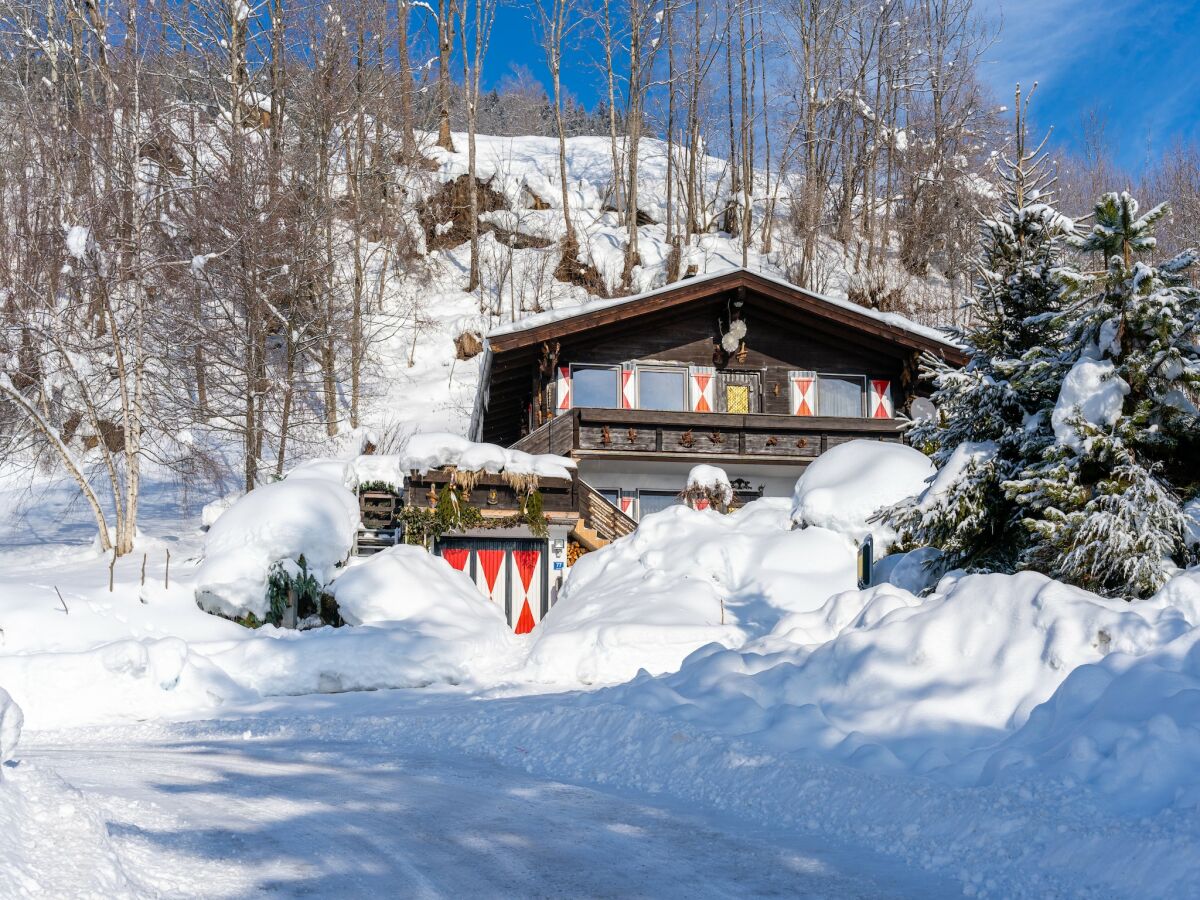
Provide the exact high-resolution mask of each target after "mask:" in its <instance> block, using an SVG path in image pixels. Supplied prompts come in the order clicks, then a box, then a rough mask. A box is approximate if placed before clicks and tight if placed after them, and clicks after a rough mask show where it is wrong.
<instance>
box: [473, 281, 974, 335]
mask: <svg viewBox="0 0 1200 900" xmlns="http://www.w3.org/2000/svg"><path fill="white" fill-rule="evenodd" d="M737 274H743V275H745V276H748V277H750V278H753V279H756V280H759V281H763V282H767V283H769V284H772V285H774V286H776V287H780V288H784V289H786V290H788V291H793V292H798V293H800V294H803V295H804V296H805V297H807V298H809V299H811V300H816V301H818V302H819V303H824V304H827V305H828V306H830V307H834V308H837V309H842V310H846V311H848V312H851V313H854V314H856V315H860V316H863V317H865V318H868V319H873V320H875V321H876V322H879V323H880V324H882V325H886V326H889V327H891V328H895V329H897V330H899V331H903V332H907V333H908V334H910V335H913V336H915V337H918V338H923V339H924V340H925V341H933V342H936V343H937V344H939V345H941V346H943V347H945V348H946V349H948V350H953V351H960V352H961V350H962V348H961V347H960V346H959V344H958V343H956V342H955V341H954V340H952V339H951V338H950V337H949V336H948V335H947V334H946V333H945V332H943V331H940V330H939V329H936V328H930V327H929V326H927V325H921V324H919V323H917V322H914V321H912V319H909V318H907V317H905V316H901V315H899V314H897V313H888V312H880V311H879V310H874V309H868V308H867V307H865V306H861V305H859V304H857V303H854V302H852V301H850V300H847V299H845V298H842V297H829V296H826V295H824V294H817V293H814V292H812V291H809V290H805V289H804V288H801V287H797V286H796V285H794V284H792V283H791V282H789V281H786V280H784V279H782V278H777V277H775V276H773V275H769V274H767V273H765V272H760V271H754V270H750V269H746V268H742V267H740V266H737V267H734V268H730V269H722V270H718V271H715V272H706V273H704V274H703V275H696V276H693V277H691V278H687V279H684V280H683V281H676V282H673V283H671V284H667V285H664V286H663V287H660V288H655V289H654V290H652V291H645V292H643V293H641V294H633V295H631V296H628V297H615V298H612V299H608V300H592V301H589V302H587V303H584V304H582V305H580V306H572V307H568V308H566V309H554V310H549V311H547V312H543V313H538V314H536V315H533V316H527V317H526V318H524V319H521V320H520V321H518V322H512V323H509V324H507V325H502V326H500V327H498V328H493V329H492V330H491V331H490V332H488V339H489V342H490V341H491V340H492V339H494V338H500V337H503V336H506V335H515V334H520V333H522V332H526V331H531V330H533V329H535V328H540V327H542V326H545V325H552V324H555V323H557V322H566V321H568V320H570V319H574V318H577V317H581V316H588V315H591V314H593V313H597V312H602V311H604V310H608V309H612V308H615V307H620V306H625V305H628V304H636V303H640V302H643V301H645V300H649V299H652V298H654V297H660V296H663V295H665V294H670V293H671V292H673V291H678V290H680V289H681V288H686V287H691V286H694V285H697V284H704V283H707V282H711V281H717V280H721V279H728V278H729V277H730V276H731V275H737Z"/></svg>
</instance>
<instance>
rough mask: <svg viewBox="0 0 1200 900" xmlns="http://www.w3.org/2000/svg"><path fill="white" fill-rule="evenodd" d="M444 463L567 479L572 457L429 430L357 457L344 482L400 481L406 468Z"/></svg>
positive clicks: (424, 468) (427, 467) (423, 468)
mask: <svg viewBox="0 0 1200 900" xmlns="http://www.w3.org/2000/svg"><path fill="white" fill-rule="evenodd" d="M446 466H453V467H454V468H457V469H463V470H465V471H470V472H489V473H492V474H496V475H498V474H501V473H508V474H510V475H531V476H536V477H538V478H563V479H570V478H571V470H572V469H574V468H575V460H573V459H568V458H567V457H564V456H555V455H553V454H547V453H525V452H523V451H521V450H511V449H508V448H506V447H500V446H498V445H496V444H481V443H476V442H473V441H469V440H467V439H466V438H464V437H462V436H461V435H457V434H449V433H445V432H430V433H425V434H415V435H413V436H412V437H411V438H410V439H409V441H408V444H407V445H405V447H404V449H403V450H402V451H401V452H400V453H392V454H379V455H370V456H359V457H357V458H356V459H354V460H352V461H351V462H350V463H349V465H348V466H347V469H346V482H347V484H348V485H350V486H357V485H360V484H367V483H369V482H372V481H384V482H387V483H389V484H402V483H403V481H404V476H405V475H407V474H408V473H409V472H414V471H415V472H422V473H423V472H428V471H430V470H432V469H440V468H443V467H446Z"/></svg>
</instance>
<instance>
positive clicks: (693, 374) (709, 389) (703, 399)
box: [688, 366, 717, 412]
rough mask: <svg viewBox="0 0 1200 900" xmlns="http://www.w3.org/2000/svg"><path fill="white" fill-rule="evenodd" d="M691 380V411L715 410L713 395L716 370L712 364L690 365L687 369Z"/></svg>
mask: <svg viewBox="0 0 1200 900" xmlns="http://www.w3.org/2000/svg"><path fill="white" fill-rule="evenodd" d="M688 374H689V376H690V377H689V379H688V380H689V381H690V382H691V392H690V393H691V405H692V412H715V411H716V408H717V406H716V404H715V403H714V402H713V396H714V392H715V389H716V381H717V370H716V369H714V368H713V367H712V366H692V367H691V369H690V370H689V373H688Z"/></svg>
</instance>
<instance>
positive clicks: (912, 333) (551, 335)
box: [487, 269, 967, 365]
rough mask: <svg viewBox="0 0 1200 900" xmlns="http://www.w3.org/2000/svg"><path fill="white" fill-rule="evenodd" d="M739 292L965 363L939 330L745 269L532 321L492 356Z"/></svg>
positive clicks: (498, 334) (495, 338) (513, 328)
mask: <svg viewBox="0 0 1200 900" xmlns="http://www.w3.org/2000/svg"><path fill="white" fill-rule="evenodd" d="M737 291H753V292H754V293H755V294H757V295H760V296H762V297H767V298H770V299H772V300H774V301H777V302H779V303H780V304H783V305H785V306H788V307H791V308H793V309H797V310H802V311H804V312H807V313H809V314H811V315H814V316H817V317H819V318H823V319H826V320H828V321H829V322H831V323H837V324H840V325H842V326H843V327H848V328H853V329H857V330H859V331H862V332H864V333H867V334H870V335H872V336H874V337H876V338H882V339H884V340H886V341H889V342H892V343H895V344H898V345H900V346H903V347H906V348H908V349H910V350H914V351H919V352H928V353H933V354H935V355H937V356H940V357H942V358H943V359H945V360H946V361H947V362H949V363H951V364H953V365H965V364H966V361H967V357H966V353H965V352H964V351H963V349H962V348H961V347H960V346H958V345H957V344H955V343H954V342H953V341H951V340H950V339H949V338H948V337H946V336H944V335H942V334H941V333H940V332H938V331H937V330H936V329H933V328H928V327H926V326H923V325H919V324H917V323H915V322H911V321H909V320H908V319H905V318H904V317H902V316H899V315H895V314H892V313H881V312H878V311H876V310H871V309H866V308H865V307H862V306H859V305H857V304H855V303H851V302H850V301H848V300H839V299H836V298H831V297H825V296H822V295H820V294H814V293H812V292H811V291H806V290H803V289H802V288H798V287H796V286H795V285H793V284H789V283H788V282H786V281H782V280H780V279H776V278H771V277H769V276H766V275H763V274H761V273H758V272H751V271H749V270H747V269H732V270H729V271H726V272H718V273H716V274H713V275H703V276H698V277H695V278H689V279H687V280H684V281H679V282H676V283H674V284H671V285H668V286H666V287H664V288H659V289H658V290H654V291H649V292H647V293H644V294H637V295H635V296H632V297H623V298H620V299H615V300H599V301H593V302H591V303H588V304H585V305H584V306H582V307H579V308H578V309H576V310H572V311H570V312H568V313H556V312H551V313H544V314H541V315H538V316H532V317H530V318H529V319H525V320H523V321H522V322H519V323H517V324H516V325H510V326H507V327H505V328H501V329H497V330H495V331H493V332H492V333H491V334H489V335H488V338H487V347H488V349H489V350H490V351H491V352H492V353H494V354H504V353H507V352H509V351H513V350H520V349H523V348H527V347H532V346H536V345H539V344H541V343H543V342H546V341H552V340H558V339H561V338H565V337H570V336H574V335H579V334H582V333H584V332H587V331H590V330H592V329H596V328H602V327H604V326H605V325H609V324H613V323H615V322H625V321H628V320H630V319H634V318H639V317H641V316H645V315H651V314H653V313H658V312H662V311H664V310H669V309H671V308H673V307H678V306H683V305H686V304H688V303H691V302H694V301H696V300H699V299H702V298H708V297H712V296H713V295H714V294H721V293H726V292H737Z"/></svg>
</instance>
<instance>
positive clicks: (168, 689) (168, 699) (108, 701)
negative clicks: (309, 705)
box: [0, 626, 254, 729]
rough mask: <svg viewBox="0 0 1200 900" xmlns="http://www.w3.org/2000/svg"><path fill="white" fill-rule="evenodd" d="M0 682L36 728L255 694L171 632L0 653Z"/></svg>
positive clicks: (197, 708)
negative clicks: (68, 649)
mask: <svg viewBox="0 0 1200 900" xmlns="http://www.w3.org/2000/svg"><path fill="white" fill-rule="evenodd" d="M234 627H236V626H234ZM247 633H249V632H247ZM0 683H3V684H4V685H5V686H6V687H7V688H8V690H9V691H10V692H11V693H12V695H13V696H14V697H15V698H16V699H17V701H18V702H19V703H20V704H21V708H22V709H23V710H24V713H25V720H26V724H27V725H28V726H29V727H30V728H35V729H44V728H58V727H68V726H73V725H86V724H100V723H104V722H109V721H113V720H118V719H146V718H154V717H158V716H178V715H189V714H195V713H203V712H207V711H211V710H213V709H215V708H217V707H219V706H220V705H221V704H222V703H225V702H226V701H229V700H235V699H242V698H247V697H252V696H254V692H253V691H248V690H247V689H246V688H245V687H244V686H241V685H238V684H236V683H235V682H234V681H233V680H232V679H231V678H230V677H229V676H228V675H227V674H226V673H225V672H224V671H222V670H221V669H220V668H218V667H217V666H215V665H213V663H212V662H211V661H209V660H208V659H206V658H205V657H204V656H203V655H201V654H199V653H197V652H196V651H194V650H193V649H192V648H191V647H190V646H189V645H188V643H187V642H186V641H183V640H181V639H179V638H177V637H168V638H162V639H160V640H144V641H136V640H123V641H114V642H113V643H110V644H105V645H103V646H100V647H97V648H96V649H94V650H84V651H80V652H76V653H35V654H29V655H23V656H0Z"/></svg>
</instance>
